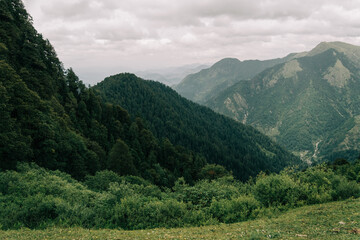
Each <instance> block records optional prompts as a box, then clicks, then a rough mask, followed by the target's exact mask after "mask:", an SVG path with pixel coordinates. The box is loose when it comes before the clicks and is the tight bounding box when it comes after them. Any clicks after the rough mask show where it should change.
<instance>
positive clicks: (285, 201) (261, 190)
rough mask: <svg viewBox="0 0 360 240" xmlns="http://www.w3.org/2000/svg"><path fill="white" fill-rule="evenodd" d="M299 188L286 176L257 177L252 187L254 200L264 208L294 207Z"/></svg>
mask: <svg viewBox="0 0 360 240" xmlns="http://www.w3.org/2000/svg"><path fill="white" fill-rule="evenodd" d="M300 194H301V188H300V187H299V186H298V185H297V184H296V183H295V182H294V180H293V179H292V178H290V176H288V175H284V174H283V175H280V174H278V175H276V174H272V175H269V176H265V175H259V177H258V178H257V181H256V184H255V186H254V196H255V198H256V199H257V200H258V201H259V202H260V203H261V204H262V205H264V206H265V207H269V206H274V205H295V204H296V202H297V201H298V199H299V196H300Z"/></svg>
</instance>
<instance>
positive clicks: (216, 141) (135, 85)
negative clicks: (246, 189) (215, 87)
mask: <svg viewBox="0 0 360 240" xmlns="http://www.w3.org/2000/svg"><path fill="white" fill-rule="evenodd" d="M94 89H95V90H96V91H98V92H99V94H100V95H101V96H102V98H103V99H105V100H106V101H109V102H110V103H112V104H119V105H120V106H122V107H124V108H126V109H127V110H128V111H129V112H130V114H131V115H133V116H140V117H141V118H143V119H145V120H146V122H147V124H148V126H149V128H150V130H151V131H152V132H153V133H154V134H155V136H156V137H158V138H168V139H170V141H171V142H173V143H174V144H178V145H182V146H184V147H186V148H189V149H191V150H192V151H194V152H198V153H201V154H202V155H204V156H205V157H206V159H207V160H208V162H209V163H217V164H221V165H223V166H225V167H227V169H229V170H232V171H233V173H234V175H235V176H237V177H238V178H240V179H242V180H245V179H247V178H248V177H249V176H255V175H256V174H257V173H258V172H259V171H270V172H272V171H279V170H280V169H282V168H284V167H285V166H288V165H292V164H294V163H299V160H298V159H297V158H296V157H294V156H293V155H291V154H289V153H288V152H287V151H285V150H284V149H282V148H281V147H279V146H278V145H277V144H275V143H274V142H272V141H271V140H270V139H269V138H268V137H266V136H265V135H263V134H261V133H260V132H258V131H257V130H255V129H254V128H252V127H250V126H245V125H243V124H241V123H238V122H236V121H234V120H232V119H229V118H227V117H224V116H221V115H220V114H217V113H214V112H213V111H212V110H210V109H208V108H206V107H203V106H200V105H198V104H195V103H193V102H191V101H189V100H187V99H185V98H183V97H181V96H180V95H179V94H177V93H176V92H175V91H174V90H172V89H171V88H170V87H167V86H165V85H163V84H161V83H158V82H154V81H145V80H142V79H140V78H138V77H136V76H135V75H133V74H118V75H114V76H111V77H108V78H105V79H104V81H102V82H101V83H99V84H97V85H96V86H94Z"/></svg>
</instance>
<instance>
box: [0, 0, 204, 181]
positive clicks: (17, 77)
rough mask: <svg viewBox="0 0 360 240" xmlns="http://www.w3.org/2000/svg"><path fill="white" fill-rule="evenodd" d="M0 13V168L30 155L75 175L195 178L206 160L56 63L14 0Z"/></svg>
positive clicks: (39, 162)
mask: <svg viewBox="0 0 360 240" xmlns="http://www.w3.org/2000/svg"><path fill="white" fill-rule="evenodd" d="M0 19H1V21H0V171H2V170H9V169H16V166H17V165H18V164H19V163H20V162H34V163H36V164H37V165H39V166H41V167H44V168H47V169H52V170H55V169H56V170H60V171H63V172H67V173H70V174H71V176H72V177H74V178H76V179H79V180H84V179H85V178H86V177H87V176H88V175H93V174H95V173H96V172H98V171H101V170H104V169H108V170H112V171H113V172H115V173H116V174H119V175H133V176H138V177H142V178H144V179H146V180H149V181H151V182H152V183H155V184H157V185H161V186H172V185H173V183H174V182H175V181H176V179H178V178H179V177H184V179H185V181H186V182H188V183H192V182H194V181H195V180H198V179H199V176H198V175H199V172H200V170H201V169H202V167H204V166H205V164H206V159H204V157H203V156H201V155H200V154H198V153H196V152H193V151H191V150H189V149H186V148H184V147H182V146H174V145H173V144H172V143H171V142H170V141H169V140H168V139H157V138H156V137H154V134H153V133H152V132H151V131H150V130H149V129H147V128H146V127H145V126H144V123H143V122H144V120H142V119H140V118H135V119H134V118H131V116H130V115H129V114H128V112H127V111H126V110H125V109H123V108H121V107H120V106H118V105H115V104H109V103H106V102H105V101H103V100H102V99H101V98H100V97H99V96H97V95H96V94H95V92H94V90H93V89H89V88H86V87H85V85H84V84H83V83H82V82H81V81H80V80H79V78H78V77H77V76H76V74H75V73H74V71H73V70H72V69H67V70H64V69H63V65H62V63H61V62H60V60H59V59H58V58H57V56H56V52H55V50H54V49H53V47H52V46H51V44H50V42H49V41H47V40H45V39H43V37H42V35H41V34H39V33H38V32H37V31H36V29H34V27H33V26H32V20H31V17H30V16H29V15H28V13H27V12H26V10H25V9H24V6H23V4H22V2H21V1H20V0H12V1H0Z"/></svg>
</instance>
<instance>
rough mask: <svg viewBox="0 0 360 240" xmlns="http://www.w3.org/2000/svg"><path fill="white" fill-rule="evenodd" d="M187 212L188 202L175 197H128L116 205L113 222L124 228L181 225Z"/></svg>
mask: <svg viewBox="0 0 360 240" xmlns="http://www.w3.org/2000/svg"><path fill="white" fill-rule="evenodd" d="M186 213H187V209H186V204H185V203H181V202H178V201H176V200H174V199H168V200H163V201H159V200H154V199H148V198H142V197H139V196H135V197H126V198H124V199H122V200H121V203H118V204H117V205H116V206H115V212H114V217H113V222H114V223H116V225H118V226H120V227H121V228H123V229H145V228H155V227H181V226H184V224H185V223H184V221H183V218H184V216H185V215H186Z"/></svg>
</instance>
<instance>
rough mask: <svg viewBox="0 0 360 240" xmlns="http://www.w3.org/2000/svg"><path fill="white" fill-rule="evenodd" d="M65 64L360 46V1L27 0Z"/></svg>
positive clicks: (201, 59) (88, 73) (158, 62)
mask: <svg viewBox="0 0 360 240" xmlns="http://www.w3.org/2000/svg"><path fill="white" fill-rule="evenodd" d="M23 1H24V4H25V7H26V9H27V10H28V12H29V13H30V15H31V16H32V17H33V20H34V25H35V27H36V29H37V30H38V32H40V33H42V34H43V36H44V37H45V38H48V39H49V40H50V42H51V43H52V44H53V46H54V47H55V49H56V51H57V53H58V55H59V58H60V60H61V61H62V62H63V63H64V65H65V67H72V68H73V69H74V70H75V72H76V73H77V74H78V75H79V77H80V78H81V79H82V80H83V81H84V82H85V83H89V84H94V83H96V82H98V81H101V80H102V79H103V78H104V77H106V76H109V75H110V74H115V73H119V72H125V71H126V72H133V71H140V70H147V69H156V68H165V67H170V66H181V65H185V64H192V63H214V62H216V61H218V60H220V59H222V58H225V57H236V58H238V59H240V60H246V59H270V58H276V57H283V56H285V55H287V54H288V53H290V52H301V51H307V50H310V49H311V48H313V47H314V46H316V45H317V44H318V43H319V42H322V41H345V42H348V43H352V44H355V45H360V0H341V1H339V0H62V1H56V0H23Z"/></svg>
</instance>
